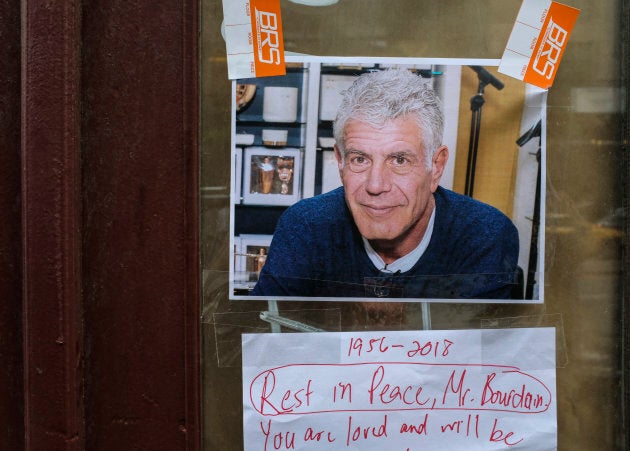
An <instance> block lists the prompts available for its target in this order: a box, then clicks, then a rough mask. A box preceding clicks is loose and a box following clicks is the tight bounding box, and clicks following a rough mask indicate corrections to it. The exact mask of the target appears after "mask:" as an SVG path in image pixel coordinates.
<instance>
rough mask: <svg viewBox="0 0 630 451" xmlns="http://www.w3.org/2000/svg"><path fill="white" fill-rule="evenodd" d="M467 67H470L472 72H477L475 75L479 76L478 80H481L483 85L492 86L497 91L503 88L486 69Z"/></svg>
mask: <svg viewBox="0 0 630 451" xmlns="http://www.w3.org/2000/svg"><path fill="white" fill-rule="evenodd" d="M468 67H470V68H471V69H472V70H474V71H475V72H477V75H478V76H479V80H481V81H482V82H483V83H485V84H489V85H492V86H494V87H495V88H497V89H498V90H501V89H503V87H504V86H505V85H504V84H503V83H502V82H501V81H500V80H499V79H498V78H497V77H495V76H494V75H492V74H491V73H490V72H488V71H487V70H486V69H484V68H483V66H468Z"/></svg>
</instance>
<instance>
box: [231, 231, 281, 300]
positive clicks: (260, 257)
mask: <svg viewBox="0 0 630 451" xmlns="http://www.w3.org/2000/svg"><path fill="white" fill-rule="evenodd" d="M272 237H273V235H258V234H242V235H238V236H236V237H234V272H233V283H234V288H235V289H237V290H238V289H241V290H250V289H251V288H253V286H254V285H255V284H256V282H257V281H258V275H259V274H260V270H261V269H262V267H263V265H264V264H265V260H266V257H267V253H268V252H269V246H270V245H271V239H272Z"/></svg>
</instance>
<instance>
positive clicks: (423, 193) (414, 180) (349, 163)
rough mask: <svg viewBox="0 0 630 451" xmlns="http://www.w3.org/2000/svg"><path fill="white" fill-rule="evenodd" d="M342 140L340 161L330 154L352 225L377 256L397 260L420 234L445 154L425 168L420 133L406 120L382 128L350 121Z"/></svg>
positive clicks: (431, 206)
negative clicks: (342, 188)
mask: <svg viewBox="0 0 630 451" xmlns="http://www.w3.org/2000/svg"><path fill="white" fill-rule="evenodd" d="M344 136H345V153H344V157H343V159H342V157H341V153H340V152H339V150H338V149H336V155H337V162H338V164H339V171H340V173H341V180H342V182H343V185H344V187H345V192H346V202H347V204H348V206H349V208H350V211H351V212H352V216H353V218H354V221H355V223H356V225H357V227H358V228H359V231H360V232H361V235H363V236H364V237H365V238H366V239H368V240H369V241H370V243H371V244H372V246H373V247H374V249H375V250H376V251H377V252H379V253H380V254H382V255H381V256H383V255H386V256H391V257H393V258H399V257H402V256H403V255H405V254H407V253H409V252H410V251H411V250H413V249H414V248H415V247H416V246H417V245H418V244H419V243H420V241H421V240H422V237H423V236H424V232H425V230H426V226H427V224H428V221H429V218H430V216H431V213H432V212H433V209H434V206H435V201H434V198H433V192H435V190H436V189H437V186H438V182H439V180H440V177H441V175H442V172H443V170H444V165H445V164H446V160H447V159H448V150H447V149H446V147H444V146H443V147H440V148H439V149H438V150H437V151H436V152H435V155H434V157H433V160H432V167H431V168H430V169H428V168H427V159H426V154H425V149H424V143H423V140H422V132H421V131H420V127H419V126H418V124H417V123H416V121H415V120H414V119H410V118H404V119H394V120H391V121H389V122H387V123H386V124H385V126H384V127H382V128H374V127H372V126H370V125H368V124H366V123H365V122H361V121H356V120H355V121H350V122H348V124H347V125H346V128H345V135H344Z"/></svg>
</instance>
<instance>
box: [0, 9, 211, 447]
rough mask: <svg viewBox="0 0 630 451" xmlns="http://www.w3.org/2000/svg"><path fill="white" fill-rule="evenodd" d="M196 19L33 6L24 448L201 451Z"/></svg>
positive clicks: (26, 147)
mask: <svg viewBox="0 0 630 451" xmlns="http://www.w3.org/2000/svg"><path fill="white" fill-rule="evenodd" d="M13 3H15V2H13ZM3 7H5V8H7V9H8V8H9V6H5V5H4V3H3ZM11 11H12V12H13V16H9V17H15V14H16V11H15V8H13V9H12V10H11ZM197 20H198V5H197V2H195V1H190V0H184V1H181V0H161V1H159V2H149V1H148V0H124V1H123V0H108V1H104V0H100V1H98V0H93V1H89V0H88V1H84V2H79V1H77V0H66V1H64V2H48V1H42V0H34V1H28V2H23V5H22V10H21V63H20V64H21V108H20V110H21V121H20V127H21V139H20V149H21V170H20V172H21V211H22V214H21V237H22V240H21V243H22V246H21V249H22V251H21V252H22V254H21V255H19V250H17V251H13V252H12V254H11V255H12V256H13V259H14V260H16V259H17V261H20V258H21V265H22V275H23V280H21V281H17V280H14V281H12V283H8V284H6V286H7V287H12V286H13V287H14V286H15V285H16V284H18V283H21V284H22V287H23V288H22V290H21V306H22V307H21V308H22V317H23V322H22V328H23V329H22V330H17V333H19V334H21V336H22V351H23V354H22V355H23V383H24V397H23V404H21V405H20V404H18V406H17V407H18V410H16V411H17V412H19V408H23V411H24V423H23V424H24V430H23V437H24V443H23V444H22V443H20V439H19V438H17V439H15V441H14V442H13V443H14V444H15V445H17V447H16V449H19V448H21V447H22V446H24V447H25V448H26V449H47V450H54V449H68V450H70V449H73V450H74V449H76V450H79V449H90V450H98V449H103V450H109V449H168V450H177V449H199V448H200V407H199V404H200V389H199V381H200V367H199V346H200V344H199V343H200V340H199V311H200V310H199V302H200V301H199V296H200V294H199V258H198V248H199V246H198V235H199V230H198V224H199V221H198V217H199V215H198V213H199V211H198V194H197V193H198V175H197V174H198V158H197V153H198V150H197V141H198V139H197V117H198V113H197V111H198V100H197V97H198V90H197V84H198V74H197V72H198V70H197V40H198V37H197V31H198V30H197V29H198V27H197ZM2 22H3V26H2V27H3V29H8V25H6V24H5V19H4V17H3V19H2ZM2 45H3V46H4V45H5V44H4V43H3V44H2ZM5 50H6V49H5V48H3V51H5ZM2 70H3V71H6V72H7V73H9V72H10V71H11V67H4V66H3V68H2ZM3 96H4V94H3ZM9 101H13V103H12V105H13V106H14V107H15V99H11V98H9ZM14 109H15V108H14ZM16 111H17V110H16ZM13 120H14V124H15V123H17V119H15V118H14V119H13ZM4 129H5V127H4V126H3V130H4ZM7 129H8V127H7ZM3 138H4V137H3ZM6 139H9V140H10V139H11V138H10V137H9V138H6ZM13 139H14V141H15V140H16V138H13ZM11 162H13V163H15V160H11V161H10V162H8V163H11ZM2 183H3V186H4V184H5V183H7V182H4V181H3V182H2ZM13 189H14V190H15V186H13ZM8 198H9V196H3V197H2V200H4V201H6V200H7V199H8ZM3 221H5V222H7V223H8V222H10V223H11V224H14V223H15V221H16V218H15V217H13V218H10V219H9V218H7V219H6V220H3ZM14 235H15V232H14ZM9 238H10V237H4V236H3V243H2V244H3V245H5V243H7V242H9ZM4 288H5V286H4V285H3V289H4ZM14 297H15V296H14ZM16 309H19V305H17V306H13V308H12V309H11V311H10V312H5V311H4V310H3V312H2V313H3V317H2V320H3V321H6V320H7V318H10V314H15V310H16ZM16 329H18V328H17V327H14V328H13V329H12V330H13V332H12V333H13V334H15V333H16ZM9 332H11V331H9ZM9 332H7V333H4V332H3V334H4V335H3V339H5V340H6V339H7V334H8V333H9ZM12 349H13V350H14V351H13V354H12V359H13V360H12V361H13V362H18V363H20V362H21V360H20V359H22V355H20V352H19V350H18V351H15V349H18V348H16V347H15V346H14V347H13V348H12ZM8 379H9V382H10V383H11V384H10V386H13V387H17V388H20V387H19V385H20V383H21V381H20V379H19V378H18V377H16V375H15V373H13V374H12V375H11V376H10V377H9V378H8ZM3 402H5V399H3ZM7 402H8V400H7ZM7 402H5V403H4V405H7ZM18 415H19V414H18ZM18 415H13V416H11V415H7V417H8V416H11V417H12V418H16V417H17V416H18ZM13 424H14V425H13V426H12V427H13V428H19V425H18V422H17V421H14V422H13ZM21 432H22V431H19V430H18V434H17V436H18V437H19V436H20V435H21Z"/></svg>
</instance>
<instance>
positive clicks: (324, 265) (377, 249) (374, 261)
mask: <svg viewBox="0 0 630 451" xmlns="http://www.w3.org/2000/svg"><path fill="white" fill-rule="evenodd" d="M443 122H444V119H443V113H442V111H441V106H440V101H439V99H438V97H437V96H436V94H435V93H434V91H433V89H432V88H431V87H430V86H428V85H427V84H426V83H425V82H423V80H422V78H421V77H419V76H418V75H416V74H415V73H412V72H411V71H408V70H404V69H390V70H383V71H375V72H371V73H367V74H364V75H362V76H360V77H358V78H357V80H356V81H355V83H354V84H353V85H352V87H351V88H350V89H348V90H347V91H346V92H345V93H344V95H343V100H342V103H341V107H340V109H339V111H338V114H337V117H336V119H335V121H334V124H333V133H334V138H335V141H336V145H335V155H336V158H337V162H338V167H339V172H340V175H341V181H342V184H343V186H342V187H340V188H338V189H335V190H333V191H331V192H328V193H324V194H321V195H318V196H315V197H312V198H308V199H304V200H301V201H300V202H298V203H296V204H295V205H293V206H292V207H290V208H289V209H288V210H287V211H286V212H285V213H284V214H283V215H282V217H281V218H280V221H279V222H278V225H277V227H276V230H275V232H274V236H273V241H272V243H271V247H270V249H269V254H268V256H267V259H266V263H265V265H264V267H263V268H262V271H261V272H260V278H259V281H258V283H257V284H256V286H255V287H254V289H253V292H252V293H251V294H252V295H255V296H289V297H291V296H296V297H302V296H312V297H337V298H340V297H363V298H366V297H368V298H370V297H387V298H400V297H402V298H440V299H456V298H462V299H466V298H474V299H510V298H512V290H513V288H514V285H515V283H516V275H517V258H518V253H519V244H518V243H519V241H518V234H517V230H516V228H515V227H514V225H513V224H512V222H511V221H510V220H509V219H508V218H507V217H506V216H505V215H504V214H503V213H501V212H500V211H499V210H497V209H496V208H494V207H491V206H489V205H487V204H484V203H481V202H479V201H476V200H473V199H471V198H469V197H467V196H464V195H460V194H457V193H455V192H453V191H450V190H447V189H445V188H443V187H440V186H439V182H440V178H441V176H442V173H443V171H444V167H445V164H446V162H447V160H448V158H449V151H448V149H447V147H446V146H444V145H443V144H442V134H443V127H444V126H443Z"/></svg>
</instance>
